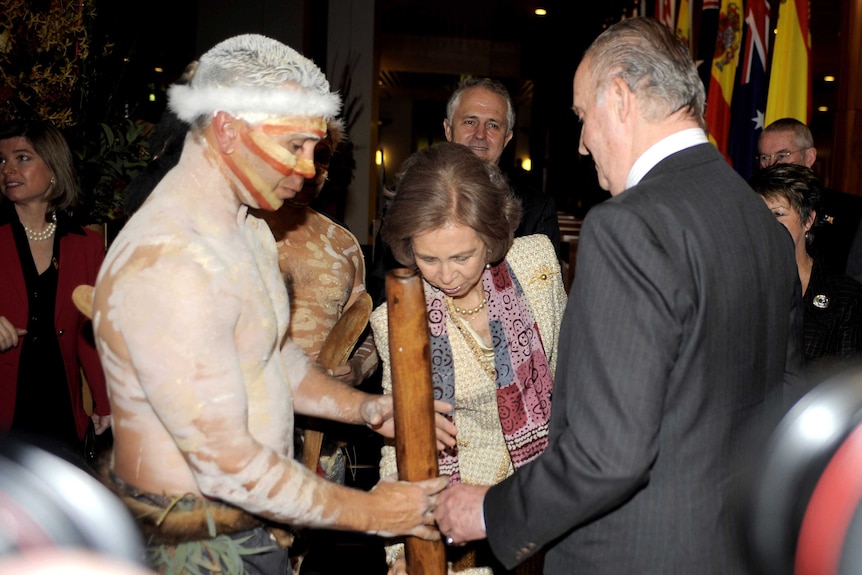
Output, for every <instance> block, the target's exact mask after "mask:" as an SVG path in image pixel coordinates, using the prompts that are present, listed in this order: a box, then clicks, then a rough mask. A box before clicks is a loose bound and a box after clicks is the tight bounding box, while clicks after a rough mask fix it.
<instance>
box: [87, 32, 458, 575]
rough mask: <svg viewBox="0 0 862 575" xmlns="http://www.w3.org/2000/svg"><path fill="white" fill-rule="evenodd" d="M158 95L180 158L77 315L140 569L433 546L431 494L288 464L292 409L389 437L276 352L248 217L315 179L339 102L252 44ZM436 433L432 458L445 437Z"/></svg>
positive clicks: (281, 322)
mask: <svg viewBox="0 0 862 575" xmlns="http://www.w3.org/2000/svg"><path fill="white" fill-rule="evenodd" d="M168 96H169V106H170V109H171V111H172V112H173V113H175V114H176V116H177V117H178V118H179V119H180V120H182V121H183V122H186V123H187V124H189V125H191V129H190V130H189V133H188V135H187V136H186V139H185V143H184V145H183V150H182V154H181V156H180V158H179V161H178V163H177V164H176V166H174V167H173V168H172V169H171V170H170V171H169V172H167V174H166V175H165V176H164V178H162V179H161V181H160V182H159V183H158V185H157V186H156V187H155V189H154V190H153V191H152V194H150V195H149V197H148V198H147V199H146V201H145V202H144V203H143V205H142V206H141V207H140V208H139V209H138V210H137V211H136V212H135V214H134V215H133V216H132V217H131V218H130V220H129V222H128V223H127V224H126V226H125V227H124V228H123V230H122V231H121V233H120V234H119V235H118V237H117V238H116V240H115V241H114V242H113V244H112V246H111V248H110V250H109V252H108V255H107V257H106V259H105V262H104V265H103V266H102V269H101V273H100V276H99V278H98V281H97V284H96V288H95V295H94V301H93V312H94V313H93V323H94V329H95V333H96V339H97V345H98V348H99V352H100V356H101V358H102V361H103V365H104V366H105V371H106V376H107V382H108V389H109V395H110V399H111V403H112V405H113V406H114V414H115V415H114V446H113V453H112V457H111V462H110V463H111V465H110V477H109V479H108V481H109V483H110V484H111V485H112V486H113V487H114V488H115V489H116V491H117V493H118V494H119V495H120V496H121V497H122V499H123V501H124V502H125V503H126V504H127V505H128V506H129V507H130V508H131V509H132V510H133V512H134V515H135V516H136V517H138V518H139V519H140V524H141V526H142V529H143V530H144V532H145V535H146V537H147V541H148V542H149V543H150V544H151V546H150V549H149V551H150V561H151V564H152V566H153V567H154V568H156V569H158V570H164V569H171V570H175V571H176V572H185V571H184V569H189V570H191V569H192V566H194V568H195V570H198V569H201V563H202V562H203V563H204V564H209V567H207V566H206V565H205V566H204V568H203V570H204V571H212V572H215V571H219V572H221V570H224V569H227V570H231V569H233V570H234V571H235V570H237V569H240V568H242V569H244V570H245V572H247V573H282V572H288V571H287V569H288V552H287V549H283V548H282V547H281V546H282V545H287V543H289V537H287V536H286V534H285V533H284V532H283V531H281V530H279V529H270V528H269V527H271V526H273V525H275V526H284V525H285V524H290V525H302V526H312V527H322V528H328V529H343V530H356V531H364V532H370V533H380V534H409V535H416V536H419V537H425V538H433V537H435V535H436V534H437V533H436V531H435V529H434V527H433V517H432V515H431V510H432V509H433V506H434V499H435V493H436V492H437V491H439V490H440V489H442V488H443V486H445V479H436V480H429V481H427V482H423V483H415V484H411V483H406V482H395V481H381V482H380V483H379V484H378V485H377V486H376V487H375V488H374V489H373V490H372V491H370V492H364V491H359V490H353V489H348V488H345V487H343V486H340V485H337V484H334V483H330V482H327V481H325V480H323V479H322V478H320V477H318V476H316V475H315V474H314V473H312V472H310V471H308V470H306V469H305V468H304V467H303V466H302V465H301V464H300V463H299V462H297V461H295V460H294V458H293V453H292V450H293V423H294V409H296V410H297V412H302V413H304V414H307V415H311V416H315V417H323V418H329V419H334V420H337V421H341V422H344V423H353V424H360V425H362V424H364V425H367V426H369V427H372V428H374V429H377V430H378V431H380V432H381V433H384V434H388V435H391V434H392V431H393V425H392V420H391V416H392V402H391V398H390V397H385V396H379V395H368V394H365V393H362V392H360V391H358V390H356V389H354V388H352V387H349V386H347V385H344V384H342V383H340V382H338V381H337V380H335V379H333V378H331V377H329V376H327V375H326V374H325V373H324V371H323V370H322V369H320V367H319V366H317V365H316V364H314V363H313V362H312V361H311V360H310V359H309V358H308V357H307V356H306V355H305V354H304V353H303V352H302V350H301V349H300V348H299V347H298V346H297V345H296V344H295V343H293V342H291V341H290V340H287V339H286V337H285V334H286V331H287V327H288V321H289V311H290V310H289V303H288V296H287V291H286V289H285V285H284V281H283V279H282V277H281V275H280V273H279V268H278V261H277V257H278V256H277V250H276V247H275V240H274V239H273V236H272V233H271V232H270V231H269V228H268V227H267V225H266V224H265V223H264V222H262V221H261V220H258V219H256V218H254V217H251V216H249V215H248V208H249V207H253V208H260V209H264V210H275V209H277V208H278V207H279V206H280V205H281V204H282V202H283V201H284V200H285V199H288V198H291V197H293V196H295V195H296V194H297V193H298V192H299V191H300V190H301V189H302V186H303V183H304V180H305V179H306V178H311V177H312V176H314V173H315V168H314V163H313V154H314V148H315V146H316V144H317V143H318V141H320V140H321V139H322V138H323V137H324V135H325V134H326V130H327V120H329V119H331V118H333V117H335V116H336V115H337V113H338V111H339V107H340V100H339V98H338V96H337V95H336V94H333V93H331V92H330V91H329V84H328V82H327V81H326V78H325V77H324V76H323V74H322V72H321V71H320V70H319V69H318V68H317V67H316V66H315V65H314V64H313V63H312V62H311V61H310V60H307V59H306V58H304V57H302V56H301V55H300V54H298V53H297V52H295V51H294V50H292V49H291V48H289V47H287V46H285V45H283V44H281V43H279V42H276V41H274V40H271V39H269V38H266V37H263V36H258V35H243V36H237V37H234V38H230V39H228V40H226V41H224V42H222V43H220V44H218V45H216V46H215V47H214V48H212V49H211V50H210V51H208V52H207V53H206V54H204V55H203V56H202V57H201V59H200V62H199V65H198V67H197V70H196V72H195V74H194V76H193V77H192V78H191V81H190V82H188V83H187V84H184V85H174V86H172V87H171V89H170V90H169V94H168ZM438 407H439V408H440V410H441V411H446V410H448V409H449V407H448V404H445V403H442V405H440V406H438ZM438 421H439V422H440V423H439V425H441V426H442V427H441V429H440V431H439V436H440V438H441V442H440V445H439V448H441V449H442V448H444V447H445V446H446V445H452V444H453V443H454V439H453V437H452V436H451V434H452V433H454V427H453V426H452V425H451V424H450V423H448V422H446V421H445V419H444V418H442V417H440V418H439V419H438ZM239 557H242V563H243V565H241V566H238V565H235V563H236V560H237V558H239ZM232 572H233V571H232Z"/></svg>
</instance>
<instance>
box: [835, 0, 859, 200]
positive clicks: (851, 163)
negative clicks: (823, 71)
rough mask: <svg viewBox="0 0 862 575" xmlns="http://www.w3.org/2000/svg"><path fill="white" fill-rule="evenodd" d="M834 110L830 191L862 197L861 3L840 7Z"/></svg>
mask: <svg viewBox="0 0 862 575" xmlns="http://www.w3.org/2000/svg"><path fill="white" fill-rule="evenodd" d="M840 25H841V30H840V32H839V33H840V37H841V43H840V45H841V54H840V61H841V65H840V72H839V76H838V82H839V86H838V110H837V111H836V114H835V130H834V140H833V146H832V156H833V162H832V173H831V174H830V176H831V177H830V180H831V181H832V182H833V185H832V187H834V188H836V189H839V190H841V191H842V192H847V193H850V194H856V195H862V162H860V161H859V155H860V153H862V0H844V1H843V2H842V3H841V24H840Z"/></svg>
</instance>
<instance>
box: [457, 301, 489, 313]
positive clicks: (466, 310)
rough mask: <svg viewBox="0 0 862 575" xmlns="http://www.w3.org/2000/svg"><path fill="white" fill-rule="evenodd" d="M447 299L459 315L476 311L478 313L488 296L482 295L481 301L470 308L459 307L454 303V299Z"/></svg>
mask: <svg viewBox="0 0 862 575" xmlns="http://www.w3.org/2000/svg"><path fill="white" fill-rule="evenodd" d="M449 300H450V301H451V302H452V309H454V310H455V311H457V312H458V313H460V314H461V315H474V314H477V313H479V312H480V311H482V308H484V307H485V304H486V303H488V298H486V297H483V298H482V303H480V304H479V305H477V306H476V307H471V308H470V309H461V308H460V307H458V306H457V305H455V300H453V299H452V298H449Z"/></svg>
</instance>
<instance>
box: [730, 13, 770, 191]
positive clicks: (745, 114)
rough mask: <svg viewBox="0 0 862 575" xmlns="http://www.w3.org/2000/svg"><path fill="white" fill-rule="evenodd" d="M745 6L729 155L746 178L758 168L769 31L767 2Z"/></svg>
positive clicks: (764, 105) (732, 111)
mask: <svg viewBox="0 0 862 575" xmlns="http://www.w3.org/2000/svg"><path fill="white" fill-rule="evenodd" d="M746 4H747V6H746V8H745V26H744V28H743V36H742V46H743V50H742V54H741V56H742V61H740V63H739V66H737V69H736V82H735V84H734V86H735V87H734V91H733V100H732V101H731V114H730V116H731V121H730V135H729V138H728V154H729V155H730V160H731V163H732V164H733V167H734V169H736V171H737V172H738V173H739V174H740V175H741V176H742V177H743V178H746V179H748V177H749V176H751V174H753V173H754V170H756V169H758V167H759V166H758V165H757V164H756V162H755V160H754V156H755V154H756V153H757V140H758V138H760V133H761V132H762V131H763V118H764V113H765V111H766V90H767V83H768V82H767V75H766V67H767V65H768V63H769V49H770V46H769V41H770V39H771V38H772V29H771V28H770V23H769V10H770V6H769V2H768V0H749V1H748V2H747V3H746Z"/></svg>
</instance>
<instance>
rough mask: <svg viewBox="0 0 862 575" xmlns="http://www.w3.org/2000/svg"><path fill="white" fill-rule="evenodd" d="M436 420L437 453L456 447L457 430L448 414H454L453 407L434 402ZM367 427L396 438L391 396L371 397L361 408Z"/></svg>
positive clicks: (438, 401) (442, 402) (445, 403)
mask: <svg viewBox="0 0 862 575" xmlns="http://www.w3.org/2000/svg"><path fill="white" fill-rule="evenodd" d="M434 411H435V412H436V413H435V414H434V419H435V423H436V426H435V427H436V433H437V451H443V450H444V449H446V448H448V447H454V446H455V435H456V432H457V430H456V429H455V424H454V423H452V422H451V421H450V420H449V418H448V417H446V414H448V413H451V412H452V405H451V404H450V403H447V402H445V401H442V400H439V399H438V400H435V401H434ZM360 413H361V415H362V420H363V421H364V422H365V425H367V426H368V427H370V428H371V429H373V430H374V431H376V432H377V433H379V434H380V435H382V436H383V437H395V420H394V416H395V412H394V410H393V408H392V396H391V395H388V394H387V395H371V396H369V397H368V399H366V400H365V401H364V402H363V403H362V406H361V407H360Z"/></svg>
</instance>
